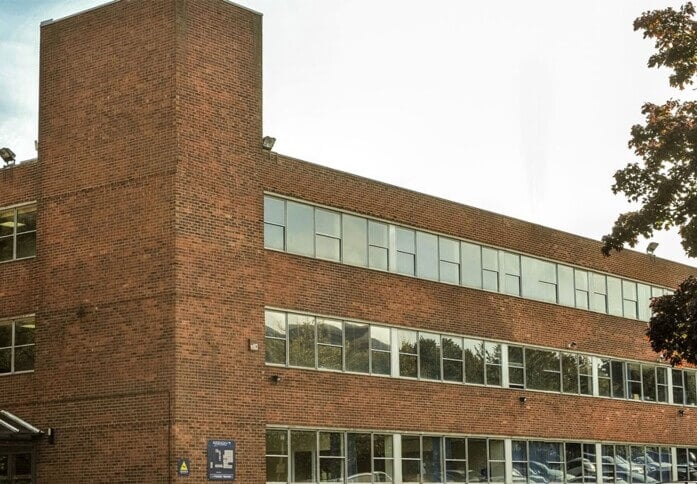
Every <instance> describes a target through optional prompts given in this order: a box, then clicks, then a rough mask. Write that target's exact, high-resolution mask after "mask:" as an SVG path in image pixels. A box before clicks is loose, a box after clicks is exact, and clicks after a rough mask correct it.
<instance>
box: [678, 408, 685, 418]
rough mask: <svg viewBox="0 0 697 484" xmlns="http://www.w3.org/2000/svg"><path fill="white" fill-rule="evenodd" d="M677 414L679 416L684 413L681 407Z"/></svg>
mask: <svg viewBox="0 0 697 484" xmlns="http://www.w3.org/2000/svg"><path fill="white" fill-rule="evenodd" d="M678 415H680V416H681V417H682V416H683V415H685V409H684V408H681V409H680V410H678Z"/></svg>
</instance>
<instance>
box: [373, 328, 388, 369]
mask: <svg viewBox="0 0 697 484" xmlns="http://www.w3.org/2000/svg"><path fill="white" fill-rule="evenodd" d="M370 348H371V356H372V362H373V373H375V374H378V375H389V374H390V373H391V372H390V368H391V366H392V362H391V348H392V342H391V338H390V328H383V327H381V326H371V327H370Z"/></svg>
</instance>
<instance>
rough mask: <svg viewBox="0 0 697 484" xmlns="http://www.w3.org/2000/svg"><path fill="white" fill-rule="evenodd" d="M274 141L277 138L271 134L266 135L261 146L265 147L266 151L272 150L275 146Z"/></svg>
mask: <svg viewBox="0 0 697 484" xmlns="http://www.w3.org/2000/svg"><path fill="white" fill-rule="evenodd" d="M274 143H276V138H272V137H271V136H264V137H263V138H262V140H261V147H262V148H264V149H265V150H266V151H271V148H273V145H274Z"/></svg>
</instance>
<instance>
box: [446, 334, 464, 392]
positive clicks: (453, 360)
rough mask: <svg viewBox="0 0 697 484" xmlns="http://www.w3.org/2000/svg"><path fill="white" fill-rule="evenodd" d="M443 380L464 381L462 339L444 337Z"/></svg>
mask: <svg viewBox="0 0 697 484" xmlns="http://www.w3.org/2000/svg"><path fill="white" fill-rule="evenodd" d="M441 342H442V346H443V380H446V381H456V382H460V383H462V381H463V379H462V378H463V371H462V368H463V359H462V338H455V337H453V336H443V338H442V340H441Z"/></svg>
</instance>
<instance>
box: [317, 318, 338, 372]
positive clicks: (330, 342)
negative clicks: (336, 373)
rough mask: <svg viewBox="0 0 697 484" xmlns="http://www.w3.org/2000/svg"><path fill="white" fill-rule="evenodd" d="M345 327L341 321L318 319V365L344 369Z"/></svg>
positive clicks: (331, 368) (319, 366) (330, 368)
mask: <svg viewBox="0 0 697 484" xmlns="http://www.w3.org/2000/svg"><path fill="white" fill-rule="evenodd" d="M343 350H344V347H343V328H342V323H341V321H333V320H331V319H317V367H318V368H326V369H329V370H341V369H343V363H344V355H343Z"/></svg>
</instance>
